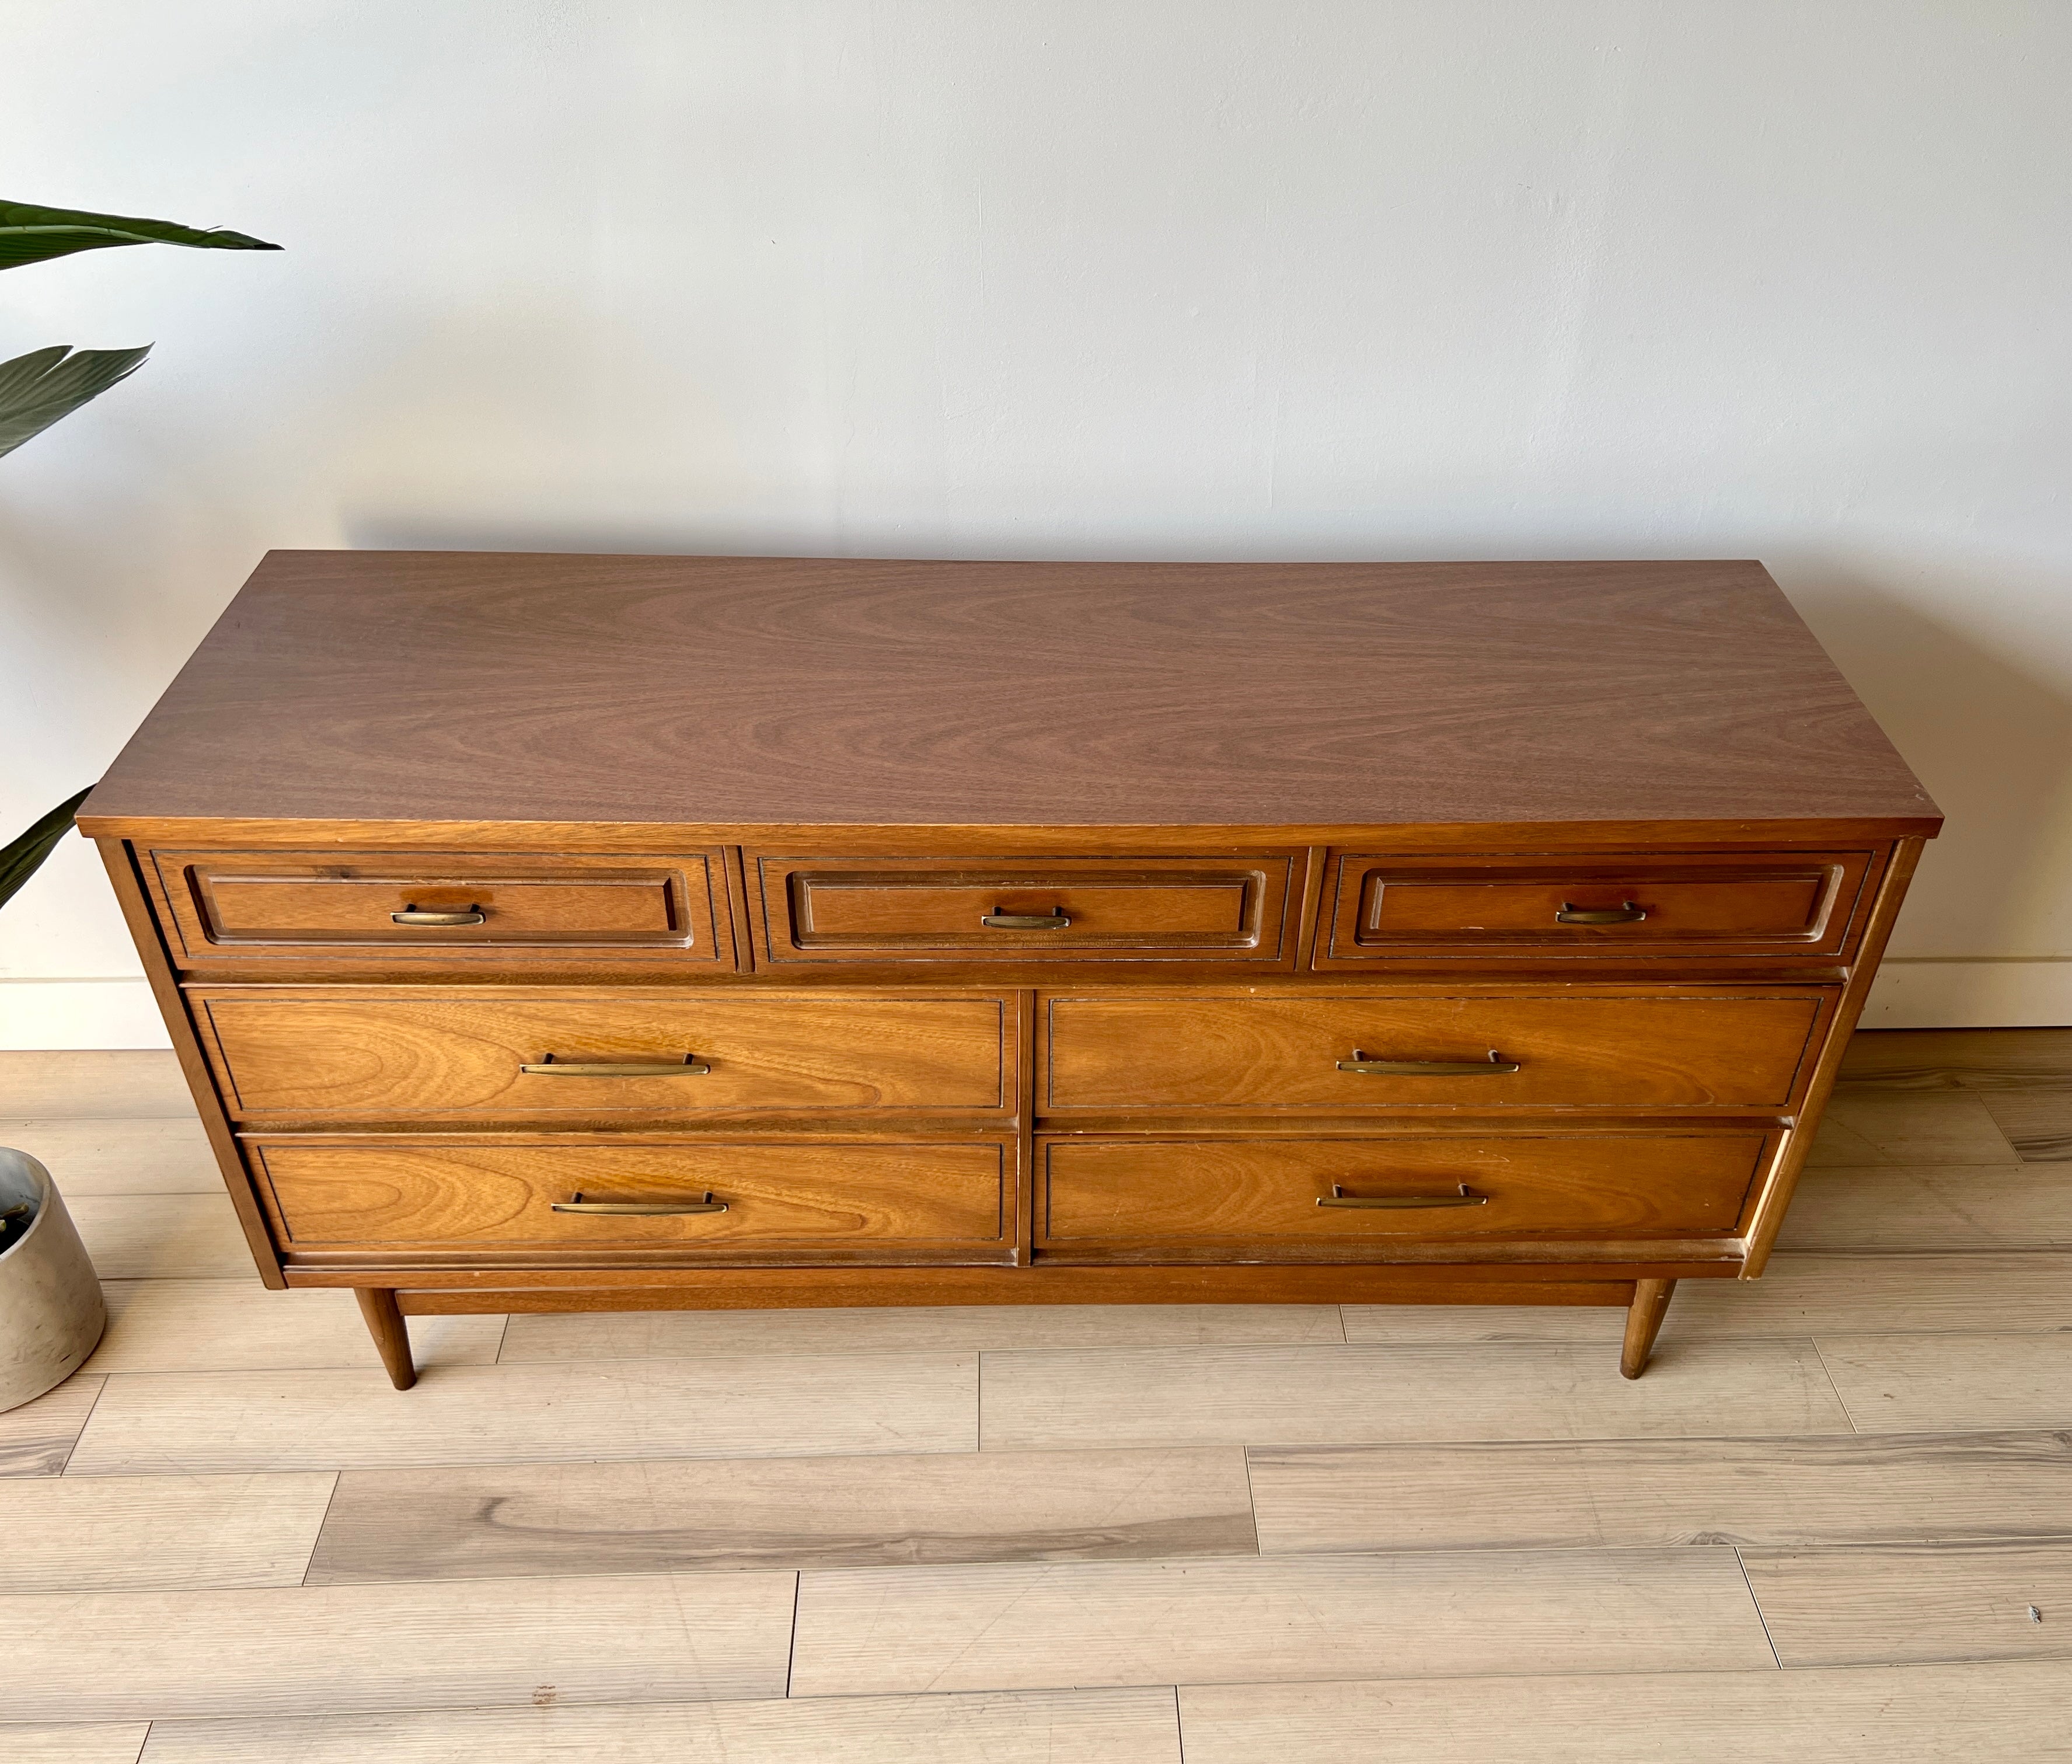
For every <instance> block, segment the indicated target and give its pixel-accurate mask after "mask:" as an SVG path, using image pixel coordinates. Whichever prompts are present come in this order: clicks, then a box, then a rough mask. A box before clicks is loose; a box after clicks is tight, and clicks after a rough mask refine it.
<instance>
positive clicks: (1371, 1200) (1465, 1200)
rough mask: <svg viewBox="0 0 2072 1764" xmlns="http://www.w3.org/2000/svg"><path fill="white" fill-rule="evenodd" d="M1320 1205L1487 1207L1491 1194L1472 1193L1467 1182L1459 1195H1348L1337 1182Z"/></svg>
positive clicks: (1396, 1209) (1319, 1200)
mask: <svg viewBox="0 0 2072 1764" xmlns="http://www.w3.org/2000/svg"><path fill="white" fill-rule="evenodd" d="M1317 1204H1318V1206H1319V1207H1376V1208H1383V1207H1385V1208H1387V1209H1389V1210H1391V1211H1409V1210H1410V1209H1412V1208H1413V1207H1486V1206H1488V1205H1489V1196H1488V1195H1476V1194H1471V1193H1470V1191H1469V1189H1468V1185H1467V1184H1466V1182H1463V1183H1461V1191H1460V1193H1459V1194H1457V1195H1348V1194H1347V1193H1346V1191H1345V1190H1344V1189H1343V1188H1342V1186H1340V1185H1339V1184H1338V1183H1337V1182H1334V1183H1332V1184H1331V1191H1330V1194H1328V1195H1322V1196H1320V1197H1319V1198H1318V1202H1317Z"/></svg>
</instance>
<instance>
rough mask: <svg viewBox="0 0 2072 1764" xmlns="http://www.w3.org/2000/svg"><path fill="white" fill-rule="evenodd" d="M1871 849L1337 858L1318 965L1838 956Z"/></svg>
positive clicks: (1319, 966) (1869, 862)
mask: <svg viewBox="0 0 2072 1764" xmlns="http://www.w3.org/2000/svg"><path fill="white" fill-rule="evenodd" d="M1870 866H1871V854H1870V853H1868V852H1815V853H1800V852H1786V853H1704V852H1701V853H1692V854H1689V855H1688V856H1680V857H1671V856H1663V855H1656V856H1649V855H1646V854H1640V853H1634V854H1628V855H1620V854H1612V855H1605V854H1595V855H1591V856H1588V857H1583V856H1577V857H1564V856H1560V855H1553V856H1537V857H1467V858H1450V859H1441V858H1437V857H1363V856H1359V855H1356V854H1349V855H1342V856H1340V857H1338V860H1337V861H1336V863H1335V865H1334V874H1333V875H1332V877H1331V878H1330V890H1329V892H1328V897H1327V898H1328V910H1329V912H1330V919H1329V925H1330V934H1329V940H1328V942H1327V943H1326V944H1325V945H1324V947H1323V948H1321V949H1319V951H1318V955H1317V958H1316V961H1315V965H1316V966H1317V967H1318V968H1339V967H1348V966H1353V967H1357V966H1362V965H1364V964H1367V963H1369V962H1373V961H1378V960H1389V959H1391V958H1398V959H1400V958H1405V957H1408V958H1418V957H1424V958H1429V957H1433V956H1532V957H1535V958H1536V957H1540V956H1598V957H1605V956H1612V957H1617V956H1774V955H1784V954H1790V955H1802V956H1825V955H1838V954H1840V952H1842V951H1843V949H1844V948H1845V947H1846V945H1847V944H1848V940H1849V937H1850V934H1851V931H1852V925H1853V922H1854V919H1855V916H1856V906H1857V903H1858V902H1859V900H1860V898H1861V897H1862V895H1863V893H1864V878H1865V877H1866V875H1867V874H1868V873H1869V870H1870Z"/></svg>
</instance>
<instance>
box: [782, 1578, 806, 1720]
mask: <svg viewBox="0 0 2072 1764" xmlns="http://www.w3.org/2000/svg"><path fill="white" fill-rule="evenodd" d="M805 1579H806V1577H805V1576H804V1574H802V1573H799V1572H798V1571H797V1570H796V1569H794V1570H793V1572H792V1575H791V1640H790V1642H789V1643H788V1644H787V1647H786V1649H785V1653H784V1700H785V1701H786V1702H787V1703H788V1702H790V1701H791V1679H792V1675H793V1674H794V1673H796V1671H798V1669H799V1595H800V1589H802V1588H803V1587H804V1584H805Z"/></svg>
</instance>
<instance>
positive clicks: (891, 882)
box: [755, 857, 1293, 965]
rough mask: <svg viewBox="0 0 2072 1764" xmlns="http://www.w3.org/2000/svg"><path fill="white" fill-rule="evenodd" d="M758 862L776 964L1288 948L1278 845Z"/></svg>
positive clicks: (1217, 956) (1259, 957)
mask: <svg viewBox="0 0 2072 1764" xmlns="http://www.w3.org/2000/svg"><path fill="white" fill-rule="evenodd" d="M755 864H756V870H757V874H758V875H759V879H760V882H761V884H762V891H763V915H762V916H763V939H764V944H765V948H766V950H767V954H768V956H769V958H770V960H772V961H773V962H779V963H782V962H807V961H846V962H865V961H869V962H882V961H931V960H944V959H946V958H952V957H955V958H961V959H965V960H970V959H990V960H1001V961H1007V962H1013V963H1026V962H1030V961H1039V962H1050V961H1087V960H1095V961H1103V960H1105V961H1146V960H1190V961H1241V962H1279V963H1282V964H1284V965H1285V964H1286V963H1287V962H1288V961H1289V960H1290V959H1291V957H1292V952H1293V933H1292V931H1291V930H1290V928H1289V926H1288V925H1287V923H1286V920H1287V918H1288V912H1289V874H1290V871H1291V870H1292V868H1293V859H1292V858H1290V857H1261V858H1238V859H1227V858H1226V859H1214V858H1179V857H1175V858H1155V857H1153V858H1113V859H1100V858H1071V859H1065V858H1060V859H1055V860H1052V859H1047V858H1044V859H1027V860H1023V859H1016V860H1013V861H1001V860H998V859H992V860H980V859H973V860H972V861H968V862H966V861H958V860H953V859H941V860H935V859H927V860H923V859H912V860H902V859H899V858H860V857H859V858H837V857H828V858H779V857H762V858H758V859H757V860H756V861H755Z"/></svg>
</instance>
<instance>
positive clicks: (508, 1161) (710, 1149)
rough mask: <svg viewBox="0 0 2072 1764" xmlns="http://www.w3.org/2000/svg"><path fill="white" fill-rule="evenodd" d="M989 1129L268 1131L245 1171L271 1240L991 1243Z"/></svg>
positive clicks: (872, 1253) (1006, 1191)
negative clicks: (884, 1134) (264, 1211)
mask: <svg viewBox="0 0 2072 1764" xmlns="http://www.w3.org/2000/svg"><path fill="white" fill-rule="evenodd" d="M1008 1151H1009V1148H1008V1147H1007V1146H1006V1145H1004V1144H1000V1143H993V1144H985V1145H969V1144H966V1145H957V1144H942V1143H934V1144H931V1143H926V1142H918V1143H913V1144H904V1145H888V1144H882V1143H861V1144H849V1145H840V1144H829V1143H825V1142H823V1143H818V1144H800V1143H783V1142H776V1141H760V1142H754V1143H748V1142H742V1141H711V1140H701V1141H698V1142H697V1143H696V1144H687V1143H685V1141H680V1140H679V1141H673V1142H669V1141H642V1140H638V1139H633V1138H625V1139H616V1138H615V1139H613V1140H611V1141H588V1142H585V1143H582V1144H561V1143H554V1142H550V1141H549V1142H543V1141H532V1142H524V1141H494V1140H480V1139H475V1138H474V1137H467V1138H462V1137H458V1136H456V1137H445V1138H439V1139H401V1138H385V1137H384V1138H375V1137H369V1138H368V1139H364V1140H357V1141H353V1140H315V1139H311V1140H309V1141H294V1140H285V1139H283V1140H273V1141H265V1142H262V1143H261V1144H259V1145H257V1146H255V1147H254V1148H253V1150H252V1154H251V1155H252V1161H253V1167H254V1173H255V1174H257V1177H258V1178H259V1182H260V1187H261V1192H262V1194H263V1195H265V1200H266V1203H267V1206H268V1210H269V1212H270V1213H271V1214H272V1215H273V1225H274V1228H275V1230H276V1232H277V1233H278V1234H279V1236H280V1239H281V1242H282V1247H283V1248H284V1249H286V1251H287V1252H289V1253H290V1255H291V1256H292V1255H296V1254H312V1253H325V1252H352V1251H368V1250H379V1251H381V1252H391V1251H396V1252H467V1253H471V1254H473V1253H480V1252H490V1253H498V1254H523V1253H527V1252H538V1253H541V1254H546V1255H550V1256H553V1259H554V1260H557V1261H565V1260H567V1259H569V1258H570V1257H574V1258H577V1259H581V1258H582V1257H583V1256H589V1255H595V1256H600V1257H605V1258H611V1259H618V1258H622V1257H623V1256H625V1255H627V1254H628V1253H634V1252H639V1253H644V1254H647V1255H649V1256H653V1255H660V1256H664V1257H666V1258H667V1259H669V1260H702V1259H707V1258H717V1259H723V1260H731V1259H737V1258H738V1257H740V1256H758V1257H767V1256H779V1257H783V1256H798V1257H800V1259H802V1260H826V1259H828V1257H830V1256H836V1257H840V1258H842V1259H852V1260H853V1259H866V1260H867V1259H872V1258H877V1259H884V1260H902V1259H912V1258H922V1259H927V1258H928V1257H931V1256H939V1255H942V1254H944V1253H948V1254H952V1255H961V1256H963V1258H964V1259H967V1260H997V1259H1000V1258H1001V1256H1004V1255H1006V1254H1008V1253H1009V1252H1011V1250H1012V1247H1013V1241H1014V1232H1013V1209H1012V1207H1011V1206H1010V1204H1009V1197H1010V1193H1011V1190H1010V1187H1009V1168H1010V1166H1009V1157H1008Z"/></svg>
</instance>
